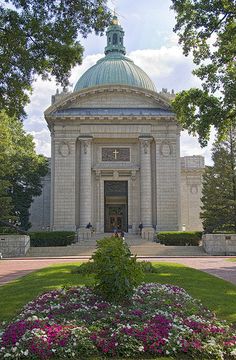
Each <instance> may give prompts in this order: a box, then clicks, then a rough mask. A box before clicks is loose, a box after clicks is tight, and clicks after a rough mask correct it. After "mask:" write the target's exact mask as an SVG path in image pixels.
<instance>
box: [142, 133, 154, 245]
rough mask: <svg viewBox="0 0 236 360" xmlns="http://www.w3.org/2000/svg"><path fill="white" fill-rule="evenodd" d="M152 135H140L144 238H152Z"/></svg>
mask: <svg viewBox="0 0 236 360" xmlns="http://www.w3.org/2000/svg"><path fill="white" fill-rule="evenodd" d="M152 140H153V138H152V137H151V136H140V137H139V141H140V190H141V199H140V200H141V201H140V202H141V206H140V215H141V219H140V220H141V222H142V224H143V231H142V238H143V239H148V240H152V239H153V234H154V229H153V227H152V178H151V141H152Z"/></svg>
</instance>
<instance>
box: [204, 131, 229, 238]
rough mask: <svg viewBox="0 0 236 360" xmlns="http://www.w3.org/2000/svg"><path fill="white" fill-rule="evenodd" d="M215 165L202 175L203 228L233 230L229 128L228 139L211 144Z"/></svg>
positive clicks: (208, 229)
mask: <svg viewBox="0 0 236 360" xmlns="http://www.w3.org/2000/svg"><path fill="white" fill-rule="evenodd" d="M212 160H213V162H214V165H213V166H212V167H207V168H206V171H205V173H204V175H203V191H202V194H203V197H202V203H203V206H202V213H201V218H202V219H203V227H204V228H205V229H206V230H207V231H210V232H212V231H213V230H220V231H222V230H233V231H236V133H235V131H234V132H233V131H230V132H229V134H228V137H227V140H225V141H224V142H216V143H215V144H214V147H213V153H212Z"/></svg>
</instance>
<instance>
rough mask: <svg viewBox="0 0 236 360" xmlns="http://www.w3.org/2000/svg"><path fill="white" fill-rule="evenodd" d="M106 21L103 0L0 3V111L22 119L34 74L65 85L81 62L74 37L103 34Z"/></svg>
mask: <svg viewBox="0 0 236 360" xmlns="http://www.w3.org/2000/svg"><path fill="white" fill-rule="evenodd" d="M109 19H110V13H109V11H108V9H107V7H106V0H82V1H71V0H57V1H56V0H24V1H21V0H3V1H1V2H0V29H1V32H0V43H1V48H0V49H1V50H0V63H1V70H0V108H1V109H5V110H6V111H7V113H8V114H9V115H10V116H12V115H16V116H18V117H19V116H21V117H24V116H25V113H24V106H25V105H26V104H27V102H28V101H29V95H30V92H31V91H32V83H33V81H34V80H35V78H36V76H37V75H41V76H42V77H43V78H44V79H48V78H49V77H50V76H54V77H55V79H56V81H57V82H58V83H60V84H61V85H62V86H67V85H68V77H69V76H70V70H71V68H72V67H74V66H75V65H76V64H80V63H81V61H82V55H83V47H82V46H81V43H80V41H79V39H78V36H79V35H80V37H86V36H87V35H88V33H90V32H91V31H92V30H94V31H95V32H96V33H97V34H102V32H103V31H104V29H105V27H106V26H107V24H108V21H109Z"/></svg>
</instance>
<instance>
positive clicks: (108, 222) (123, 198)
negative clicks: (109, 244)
mask: <svg viewBox="0 0 236 360" xmlns="http://www.w3.org/2000/svg"><path fill="white" fill-rule="evenodd" d="M104 187H105V188H104V194H105V199H104V208H105V209H104V211H105V217H104V219H105V223H104V230H105V232H113V231H114V230H116V229H117V230H118V231H121V230H123V231H126V232H127V231H128V182H127V181H105V183H104Z"/></svg>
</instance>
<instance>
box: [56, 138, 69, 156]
mask: <svg viewBox="0 0 236 360" xmlns="http://www.w3.org/2000/svg"><path fill="white" fill-rule="evenodd" d="M59 154H61V156H63V157H67V156H68V155H69V154H70V146H69V144H68V142H66V141H63V142H61V143H60V145H59Z"/></svg>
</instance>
